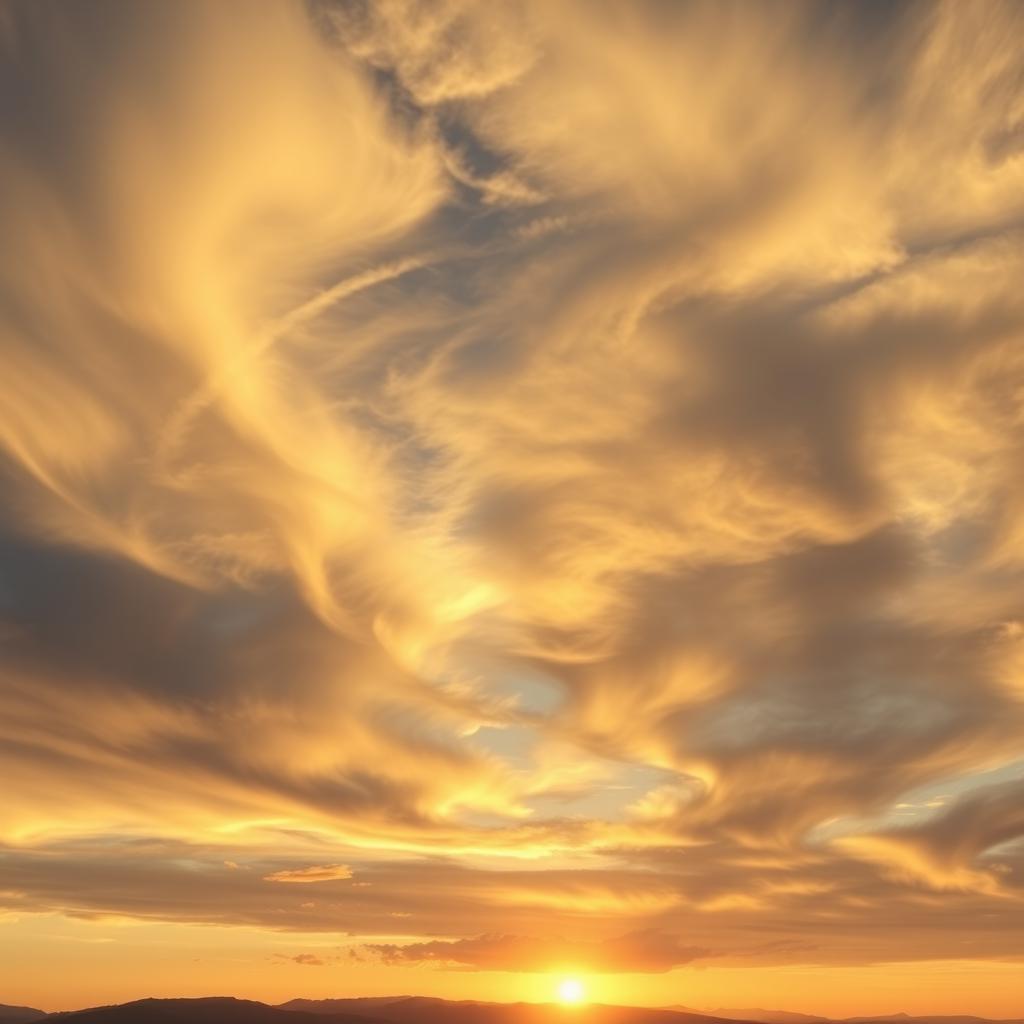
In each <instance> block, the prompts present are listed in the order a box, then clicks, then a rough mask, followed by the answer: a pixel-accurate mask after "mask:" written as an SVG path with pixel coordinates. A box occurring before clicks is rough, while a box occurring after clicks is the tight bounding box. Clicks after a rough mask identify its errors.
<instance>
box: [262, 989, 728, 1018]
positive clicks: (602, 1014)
mask: <svg viewBox="0 0 1024 1024" xmlns="http://www.w3.org/2000/svg"><path fill="white" fill-rule="evenodd" d="M279 1008H280V1009H286V1010H300V1011H303V1012H305V1013H315V1014H323V1015H327V1014H333V1013H338V1012H343V1013H344V1012H350V1011H351V1010H353V1009H357V1008H358V1009H363V1010H365V1012H366V1013H367V1015H369V1016H373V1017H376V1018H377V1019H378V1020H381V1021H387V1022H388V1024H438V1022H441V1021H443V1022H444V1024H551V1022H557V1024H565V1022H566V1013H567V1010H566V1007H564V1006H561V1005H560V1004H554V1003H485V1002H478V1001H474V1000H463V1001H460V1002H455V1001H452V1000H448V999H432V998H428V997H426V996H407V997H405V998H394V999H392V998H381V999H379V1000H378V1001H377V1002H375V1003H374V1004H373V1005H372V1007H371V1006H370V1005H368V1004H367V1002H366V1001H365V1000H356V999H293V1000H291V1001H290V1002H288V1003H282V1004H281V1006H280V1007H279ZM571 1013H572V1022H573V1024H732V1021H729V1022H726V1021H725V1018H722V1017H714V1016H711V1015H709V1014H706V1013H696V1012H693V1011H686V1012H679V1011H677V1010H664V1009H657V1008H652V1007H643V1006H604V1005H602V1004H600V1003H588V1004H585V1005H583V1006H576V1007H573V1008H572V1010H571Z"/></svg>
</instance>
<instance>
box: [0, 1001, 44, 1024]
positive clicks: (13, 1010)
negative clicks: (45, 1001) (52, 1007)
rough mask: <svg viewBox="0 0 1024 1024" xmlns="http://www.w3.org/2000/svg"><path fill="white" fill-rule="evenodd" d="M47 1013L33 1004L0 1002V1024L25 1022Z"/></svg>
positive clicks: (23, 1023)
mask: <svg viewBox="0 0 1024 1024" xmlns="http://www.w3.org/2000/svg"><path fill="white" fill-rule="evenodd" d="M45 1016H46V1014H45V1013H44V1012H43V1011H42V1010H35V1009H33V1008H32V1007H31V1006H5V1005H4V1004H3V1003H0V1024H25V1022H26V1021H30V1020H39V1018H40V1017H45Z"/></svg>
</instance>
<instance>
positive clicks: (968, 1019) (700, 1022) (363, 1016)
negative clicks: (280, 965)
mask: <svg viewBox="0 0 1024 1024" xmlns="http://www.w3.org/2000/svg"><path fill="white" fill-rule="evenodd" d="M741 1015H742V1016H741ZM44 1019H45V1020H46V1021H47V1022H50V1021H52V1022H54V1024H1024V1019H1014V1020H1002V1021H993V1020H989V1019H987V1018H984V1017H972V1016H954V1015H950V1016H920V1017H914V1016H908V1015H907V1014H905V1013H893V1014H888V1015H884V1014H883V1015H879V1016H873V1017H847V1018H842V1019H835V1018H827V1017H818V1016H814V1015H812V1014H799V1013H792V1012H790V1011H786V1010H762V1009H757V1008H751V1009H744V1010H734V1009H724V1008H723V1009H720V1010H715V1011H710V1012H703V1011H699V1010H694V1009H691V1008H689V1007H683V1006H673V1007H662V1008H654V1007H643V1006H606V1005H603V1004H600V1003H589V1004H583V1005H579V1006H571V1007H570V1006H563V1005H560V1004H554V1003H488V1002H480V1001H476V1000H462V1001H453V1000H448V999H435V998H430V997H427V996H363V997H355V998H350V999H292V1000H289V1001H288V1002H286V1003H282V1004H281V1005H279V1006H268V1005H267V1004H266V1003H258V1002H254V1001H252V1000H248V999H234V998H231V997H230V996H216V997H209V998H205V999H139V1000H136V1001H134V1002H130V1003H120V1004H116V1005H112V1006H94V1007H90V1008H88V1009H83V1010H71V1011H65V1012H62V1013H53V1014H46V1013H44V1012H43V1011H42V1010H35V1009H33V1008H31V1007H27V1006H4V1005H2V1004H0V1024H35V1022H37V1021H42V1020H44Z"/></svg>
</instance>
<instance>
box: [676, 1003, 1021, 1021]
mask: <svg viewBox="0 0 1024 1024" xmlns="http://www.w3.org/2000/svg"><path fill="white" fill-rule="evenodd" d="M666 1009H667V1010H677V1011H684V1012H686V1013H707V1014H709V1015H711V1016H714V1017H722V1018H725V1019H726V1020H731V1021H755V1022H757V1024H1024V1019H1020V1018H1014V1019H1012V1020H991V1019H989V1018H987V1017H964V1016H960V1017H957V1016H946V1017H942V1016H939V1017H929V1016H924V1017H913V1016H911V1015H910V1014H906V1013H888V1014H880V1015H878V1016H876V1017H838V1018H832V1017H819V1016H817V1015H815V1014H810V1013H793V1012H791V1011H789V1010H762V1009H760V1008H757V1007H747V1008H745V1009H732V1008H729V1007H724V1006H723V1007H718V1008H717V1009H714V1010H694V1009H691V1008H690V1007H688V1006H679V1005H675V1006H668V1007H666Z"/></svg>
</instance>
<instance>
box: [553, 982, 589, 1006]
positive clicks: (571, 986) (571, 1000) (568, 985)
mask: <svg viewBox="0 0 1024 1024" xmlns="http://www.w3.org/2000/svg"><path fill="white" fill-rule="evenodd" d="M586 995H587V990H586V989H585V988H584V987H583V982H582V981H580V979H579V978H563V979H562V980H561V981H560V982H559V983H558V999H559V1002H562V1003H565V1004H566V1005H568V1006H577V1005H578V1004H580V1003H582V1002H584V1001H585V999H586Z"/></svg>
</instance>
